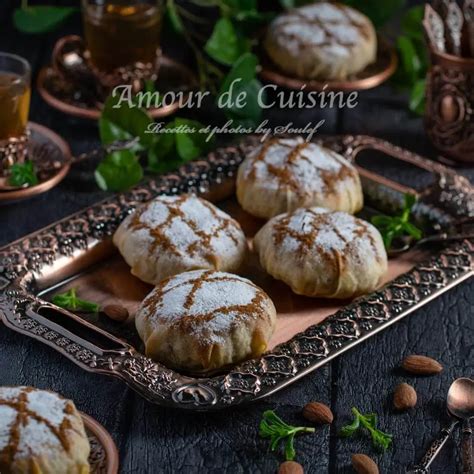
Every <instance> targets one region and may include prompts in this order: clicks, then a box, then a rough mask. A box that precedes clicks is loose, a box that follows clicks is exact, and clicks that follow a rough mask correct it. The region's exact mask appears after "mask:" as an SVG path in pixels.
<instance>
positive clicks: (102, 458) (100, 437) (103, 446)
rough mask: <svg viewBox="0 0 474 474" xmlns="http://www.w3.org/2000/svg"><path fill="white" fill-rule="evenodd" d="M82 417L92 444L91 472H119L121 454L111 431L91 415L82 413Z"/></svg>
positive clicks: (102, 473)
mask: <svg viewBox="0 0 474 474" xmlns="http://www.w3.org/2000/svg"><path fill="white" fill-rule="evenodd" d="M81 417H82V421H83V422H84V427H85V429H86V434H87V437H88V438H89V443H90V445H91V453H90V455H89V464H90V466H91V474H117V473H118V468H119V455H118V451H117V446H115V443H114V440H113V439H112V437H111V436H110V434H109V432H108V431H107V430H106V429H105V428H104V427H103V426H102V425H101V424H100V423H99V422H98V421H96V420H94V418H92V417H90V416H89V415H86V414H85V413H81Z"/></svg>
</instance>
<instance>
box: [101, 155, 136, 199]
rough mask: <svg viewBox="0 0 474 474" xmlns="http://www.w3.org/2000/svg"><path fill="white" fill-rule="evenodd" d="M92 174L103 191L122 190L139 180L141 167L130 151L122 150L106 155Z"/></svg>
mask: <svg viewBox="0 0 474 474" xmlns="http://www.w3.org/2000/svg"><path fill="white" fill-rule="evenodd" d="M94 175H95V180H96V182H97V184H98V186H99V187H100V188H101V189H103V190H104V191H124V190H126V189H129V188H131V187H132V186H134V185H135V184H138V183H139V182H140V180H141V179H142V178H143V169H142V167H141V165H140V163H139V161H138V157H137V156H136V155H135V154H134V153H133V152H132V151H130V150H122V151H116V152H114V153H111V154H110V155H107V156H106V157H105V158H104V160H102V162H101V163H100V164H99V166H98V167H97V169H96V171H95V174H94Z"/></svg>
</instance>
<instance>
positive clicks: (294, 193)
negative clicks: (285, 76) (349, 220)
mask: <svg viewBox="0 0 474 474" xmlns="http://www.w3.org/2000/svg"><path fill="white" fill-rule="evenodd" d="M237 199H238V201H239V203H240V205H241V206H242V208H243V209H244V210H246V211H247V212H249V213H250V214H252V215H254V216H256V217H261V218H267V219H269V218H270V217H273V216H276V215H278V214H281V213H283V212H290V211H294V210H295V209H298V208H300V207H313V206H320V207H325V208H327V209H331V210H333V211H345V212H349V213H351V214H353V213H355V212H357V211H359V210H360V209H362V207H363V194H362V187H361V184H360V178H359V174H358V172H357V170H356V169H355V168H354V166H352V164H351V163H349V162H348V161H347V160H345V159H344V158H343V157H342V156H341V155H339V154H338V153H335V152H334V151H332V150H328V149H327V148H323V147H321V146H319V145H317V144H315V143H311V142H306V141H305V140H303V138H302V137H294V138H276V137H274V138H270V139H267V140H266V141H265V142H264V143H263V144H262V145H261V146H260V147H258V148H257V149H255V150H253V151H252V152H251V153H250V154H249V155H248V156H247V157H246V158H245V160H244V161H243V162H242V164H241V165H240V167H239V171H238V175H237Z"/></svg>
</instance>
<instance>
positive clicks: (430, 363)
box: [402, 355, 443, 375]
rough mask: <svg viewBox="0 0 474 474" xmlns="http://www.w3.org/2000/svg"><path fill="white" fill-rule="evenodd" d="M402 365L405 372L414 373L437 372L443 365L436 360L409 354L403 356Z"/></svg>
mask: <svg viewBox="0 0 474 474" xmlns="http://www.w3.org/2000/svg"><path fill="white" fill-rule="evenodd" d="M402 367H403V368H404V369H405V370H406V371H407V372H410V373H411V374H416V375H433V374H439V373H440V372H441V371H442V370H443V366H442V365H441V364H440V363H439V362H438V361H437V360H434V359H432V358H431V357H426V356H422V355H409V356H408V357H405V359H403V362H402Z"/></svg>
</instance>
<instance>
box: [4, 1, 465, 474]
mask: <svg viewBox="0 0 474 474" xmlns="http://www.w3.org/2000/svg"><path fill="white" fill-rule="evenodd" d="M15 3H16V2H10V1H3V2H1V3H0V24H1V25H2V26H1V28H0V50H2V51H9V52H14V53H17V54H20V55H22V56H24V57H26V58H27V59H28V60H29V61H30V62H31V64H32V67H33V71H34V77H33V80H35V78H36V74H37V72H38V69H39V67H40V66H41V65H44V64H46V63H47V62H48V61H49V57H50V54H51V49H52V46H53V44H54V42H55V40H56V39H57V38H59V37H60V36H61V35H64V34H70V33H74V32H80V31H81V26H80V17H79V15H76V16H75V17H74V18H73V19H72V20H71V21H69V22H68V23H67V24H66V25H64V27H62V28H61V29H60V30H59V31H57V32H54V33H51V34H47V35H41V36H27V35H23V34H20V33H18V32H16V31H15V30H14V29H13V27H12V25H11V20H10V19H11V15H12V10H13V6H14V5H15ZM18 3H19V2H18ZM56 3H57V2H56ZM68 3H69V2H68ZM164 48H165V52H168V53H170V52H171V53H173V52H176V53H177V54H178V55H179V56H180V57H181V58H184V57H186V56H187V53H186V50H185V48H183V47H182V45H181V44H178V43H176V42H173V41H171V38H169V37H167V36H166V35H165V37H164ZM320 117H321V113H320V111H317V110H313V111H309V112H308V111H307V112H305V113H300V112H297V111H296V112H293V113H290V112H288V111H280V112H278V111H273V112H272V113H270V114H269V118H270V119H271V120H272V122H273V123H274V124H275V123H287V122H288V121H290V120H293V121H294V122H295V123H297V124H301V125H304V124H305V123H306V122H308V121H311V120H312V121H313V122H314V121H318V120H319V119H320ZM324 118H325V119H326V123H325V126H324V128H323V133H327V134H331V133H363V134H369V135H373V136H377V137H382V138H386V139H388V140H390V141H392V142H394V143H396V144H397V145H400V146H403V147H405V148H408V149H410V150H414V151H417V152H419V153H421V154H423V155H425V156H428V157H431V158H435V157H436V153H435V151H434V150H433V149H432V147H431V146H430V145H429V143H428V141H427V138H426V136H425V134H424V130H423V124H422V120H421V119H420V118H417V117H415V116H413V115H411V114H410V113H409V112H408V110H407V102H406V97H404V96H403V95H400V94H398V93H396V92H395V91H394V90H393V89H392V88H391V87H390V86H389V85H384V86H382V87H379V88H377V89H375V90H372V91H368V92H364V93H362V94H361V95H360V103H359V106H358V107H356V108H355V109H352V110H344V111H337V110H333V111H326V112H325V113H324ZM31 120H33V121H36V122H39V123H41V124H43V125H46V126H48V127H51V128H52V129H53V130H55V131H56V132H58V133H59V134H61V135H63V136H64V138H65V139H66V140H67V141H68V142H69V144H70V145H71V148H72V150H73V153H75V154H78V153H80V152H83V151H86V150H89V149H91V148H92V147H94V146H96V145H97V144H98V133H97V126H96V124H95V123H93V122H88V121H82V120H77V119H72V118H69V117H67V116H65V115H63V114H61V113H59V112H56V111H55V110H53V109H51V108H50V107H48V106H47V105H46V104H45V103H44V102H43V101H42V100H41V98H40V97H39V96H38V94H37V93H36V92H34V93H33V99H32V108H31ZM462 171H463V172H465V173H467V174H468V175H470V176H471V177H474V171H473V170H470V171H469V170H462ZM104 195H105V193H103V192H101V191H99V190H98V189H97V188H96V187H95V184H94V182H93V179H91V170H90V169H87V167H86V168H82V169H81V168H79V169H77V168H76V169H74V170H73V171H72V172H71V173H70V175H69V176H68V178H67V179H65V180H64V181H63V182H62V183H61V184H60V185H59V186H58V187H57V188H55V189H53V190H51V191H49V192H48V193H45V194H43V195H41V196H38V197H36V198H34V199H32V200H30V201H26V202H22V203H17V204H9V205H6V206H3V207H0V245H3V244H7V243H8V242H10V241H12V240H14V239H16V238H18V237H21V236H23V235H25V234H27V233H29V232H32V231H34V230H36V229H39V228H41V227H43V226H45V225H47V224H49V223H51V222H53V221H55V220H57V219H59V218H61V217H64V216H67V215H68V214H70V213H72V212H74V211H76V210H78V209H81V208H83V207H85V206H87V205H89V204H91V203H93V202H95V201H97V200H99V199H101V198H103V197H104ZM473 290H474V280H473V279H471V280H469V281H467V282H465V283H463V284H462V285H460V286H458V287H456V288H454V289H452V290H451V291H449V292H447V293H445V294H444V295H443V296H441V297H440V298H438V299H436V300H435V301H433V302H431V303H430V304H428V305H426V306H424V307H423V308H421V309H420V310H418V311H416V312H415V313H413V314H412V315H411V316H409V317H408V318H406V319H405V320H403V321H401V322H399V323H397V324H396V325H395V326H393V327H391V328H389V329H387V330H386V331H384V332H383V333H381V334H379V335H377V336H375V337H373V338H371V339H370V340H368V341H366V342H364V343H362V344H361V345H360V346H358V347H357V348H355V349H353V350H352V351H350V352H349V353H346V354H345V355H343V356H341V357H339V358H338V359H336V360H334V361H333V362H331V363H330V364H328V365H326V366H324V367H323V368H321V369H320V370H318V371H316V372H314V373H313V374H311V375H309V376H307V377H306V378H304V379H303V380H301V381H299V382H297V383H295V384H293V385H292V386H290V387H289V388H287V389H285V390H283V391H282V392H280V393H278V394H276V395H275V396H272V397H270V398H268V399H266V400H265V401H263V402H260V403H256V404H253V405H249V406H246V407H241V408H238V409H233V410H229V411H223V412H220V413H212V414H194V413H183V412H180V411H176V410H170V409H162V408H159V407H156V406H153V405H151V404H150V403H148V402H146V401H144V400H143V399H141V398H140V397H139V396H138V395H136V394H135V393H134V392H132V391H131V390H129V389H128V388H126V387H125V385H124V384H123V383H121V382H119V381H114V380H111V379H110V378H107V377H104V376H98V375H92V374H89V373H86V372H83V371H82V370H80V369H79V368H77V367H76V366H74V365H73V364H72V363H70V362H68V361H66V360H63V359H62V358H61V357H60V356H59V355H58V354H57V353H56V352H55V351H53V350H51V349H49V348H47V347H45V346H43V345H41V344H39V343H37V342H34V341H32V340H30V339H26V338H22V337H21V336H19V335H17V334H14V333H13V332H11V331H9V330H7V329H5V328H0V383H1V384H2V385H4V384H6V385H19V384H25V385H33V386H37V387H41V388H48V389H52V390H55V391H57V392H59V393H61V394H62V395H64V396H66V397H69V398H72V399H73V400H74V401H75V403H76V404H77V406H78V408H79V409H80V410H82V411H84V412H86V413H88V414H90V415H92V416H93V417H95V418H96V419H97V420H98V421H100V422H101V423H102V424H103V425H104V426H105V427H106V428H107V429H108V430H109V432H110V433H111V434H112V436H113V438H114V440H115V442H116V443H117V446H118V449H119V451H120V462H121V469H122V472H124V473H137V474H138V473H158V472H160V473H161V472H163V473H175V472H176V473H177V472H182V473H194V472H212V473H221V472H226V473H255V474H258V473H272V472H275V471H276V469H277V466H278V464H279V461H280V460H281V459H282V457H281V455H278V454H273V453H270V452H269V451H268V448H267V443H266V441H262V440H260V439H259V438H258V436H257V428H258V423H259V420H260V417H261V414H262V412H263V411H264V410H266V409H269V408H271V409H276V410H277V412H278V413H279V414H280V415H281V416H282V417H283V418H285V419H286V420H288V421H290V422H294V423H296V424H303V423H304V422H305V420H304V419H303V418H302V417H301V415H300V411H301V407H302V405H304V404H305V403H306V402H308V401H310V400H318V401H321V402H324V403H327V404H328V405H330V406H331V407H332V410H333V412H334V413H335V422H334V424H333V425H332V426H330V427H324V428H318V429H317V431H316V434H315V435H311V436H305V437H301V438H299V439H298V440H297V441H296V447H297V452H298V458H297V460H298V461H299V462H300V463H301V464H303V466H304V467H305V471H306V472H309V473H326V472H330V473H340V472H352V470H351V468H350V458H351V454H352V453H357V452H361V453H366V454H368V455H370V456H373V457H374V458H375V459H376V460H377V462H378V463H379V464H380V467H381V472H390V473H398V472H404V469H405V467H406V466H407V465H408V464H412V463H413V462H414V461H416V460H419V459H420V457H421V456H422V455H423V453H424V451H425V449H426V448H427V446H428V445H429V443H430V442H431V440H432V439H433V438H434V436H435V435H436V433H437V432H438V430H439V429H440V428H441V426H442V425H443V424H445V423H446V422H447V421H448V417H447V415H446V412H445V407H444V400H445V397H446V393H447V390H448V387H449V385H450V383H451V382H452V381H453V380H454V379H455V378H456V377H460V376H469V375H470V376H472V375H473V360H474V358H473V355H474V354H473V351H474V348H473V341H474V338H473V335H474V324H473V315H474V291H473ZM411 353H418V354H426V355H429V356H432V357H434V358H436V359H438V360H439V361H440V362H441V363H442V364H443V365H444V367H445V369H444V371H443V372H442V373H441V374H440V375H437V376H434V377H411V376H407V375H405V374H403V373H402V372H400V371H399V370H397V369H396V368H397V366H398V365H399V362H400V361H401V359H402V358H403V357H404V356H405V355H408V354H411ZM402 381H406V382H408V383H410V384H413V385H414V386H415V388H416V390H417V392H418V397H419V402H418V405H417V407H416V408H415V409H414V410H412V411H411V412H409V413H403V414H395V413H394V412H393V411H392V409H391V397H392V391H393V388H394V387H395V386H396V385H397V384H398V383H400V382H402ZM352 406H356V407H358V408H359V409H360V410H361V411H363V412H365V411H375V412H377V413H378V414H379V415H380V426H381V427H382V429H384V430H385V431H387V432H390V433H393V435H394V443H393V448H392V449H390V450H389V451H387V452H386V453H385V454H383V455H380V454H377V453H375V452H374V451H373V449H372V447H371V445H370V442H369V441H368V439H367V438H365V437H363V438H357V439H350V440H341V439H340V438H338V437H337V432H338V430H339V428H340V426H341V425H342V424H345V423H346V422H348V421H349V414H350V408H351V407H352ZM457 441H458V439H457V438H456V440H450V441H449V442H448V444H447V445H446V447H445V448H444V450H443V452H442V453H441V454H440V456H439V458H438V459H437V461H436V462H435V464H434V466H433V472H435V473H443V474H450V473H455V472H459V466H460V458H459V455H458V445H457Z"/></svg>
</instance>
